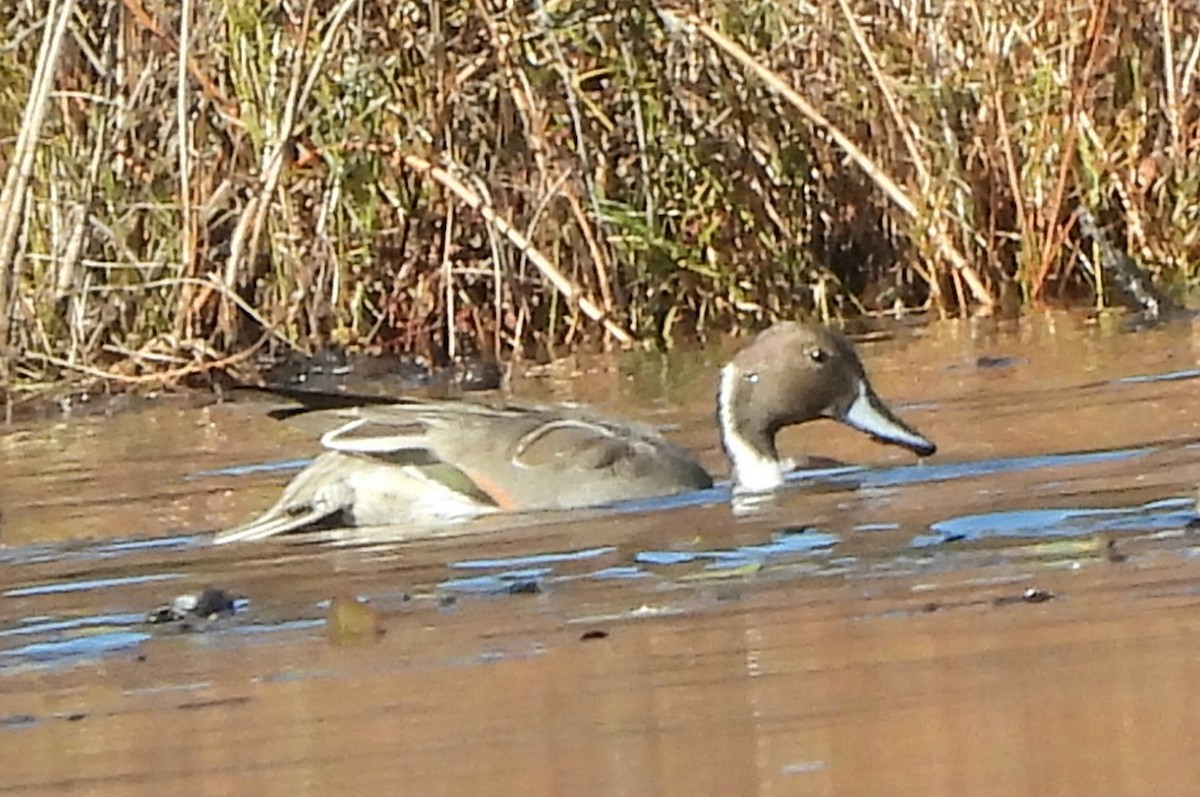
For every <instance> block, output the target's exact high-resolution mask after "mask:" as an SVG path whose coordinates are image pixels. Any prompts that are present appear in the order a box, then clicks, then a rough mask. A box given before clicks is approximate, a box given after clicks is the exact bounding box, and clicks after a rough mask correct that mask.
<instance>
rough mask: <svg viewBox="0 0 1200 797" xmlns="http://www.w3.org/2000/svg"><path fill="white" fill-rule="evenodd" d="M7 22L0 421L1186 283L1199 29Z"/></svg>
mask: <svg viewBox="0 0 1200 797" xmlns="http://www.w3.org/2000/svg"><path fill="white" fill-rule="evenodd" d="M8 8H9V11H8V13H6V14H5V15H4V16H5V17H6V20H5V22H4V27H3V33H2V34H0V77H2V79H0V173H2V174H3V175H4V184H3V189H2V193H0V304H2V307H0V309H2V310H3V315H2V316H0V368H2V369H3V376H4V383H5V386H6V387H7V390H6V391H5V392H6V394H8V395H9V396H10V400H11V394H12V392H14V391H27V390H33V389H36V388H38V387H44V386H46V385H47V384H54V383H60V382H63V381H71V380H78V379H81V378H82V379H84V380H102V381H104V382H106V383H111V384H113V385H117V386H138V385H142V386H163V385H173V384H181V383H183V384H204V383H206V381H207V380H209V379H212V378H214V375H216V374H221V373H226V372H230V371H233V372H236V371H237V370H238V369H240V368H244V367H248V366H249V365H250V364H252V363H253V362H255V361H256V360H257V358H259V357H260V356H262V355H263V354H265V353H267V352H282V351H287V350H289V349H294V350H298V351H306V352H312V351H314V350H317V349H319V348H320V347H322V346H325V345H329V344H335V345H340V346H348V347H350V348H353V349H357V350H367V351H382V352H387V353H392V354H395V353H409V352H416V353H420V354H424V355H426V356H429V357H430V358H431V359H433V360H442V359H449V360H452V359H453V358H455V357H457V356H459V355H464V354H466V355H475V354H482V355H484V356H488V357H495V358H497V359H506V358H508V357H509V356H511V355H512V354H513V353H514V352H519V353H529V352H532V351H540V350H545V349H548V348H555V349H557V350H560V351H561V350H565V349H569V348H571V347H572V346H577V345H584V344H587V345H592V344H593V343H596V342H603V343H604V344H605V345H627V344H630V343H633V342H636V341H647V342H650V343H656V344H658V345H670V344H671V342H672V341H673V340H675V339H678V338H680V337H681V336H692V335H694V334H701V335H703V334H706V333H707V332H710V331H714V332H715V331H720V332H726V331H736V330H740V329H748V328H752V327H759V326H762V325H765V324H766V323H768V322H769V321H770V320H772V319H773V318H776V317H780V316H793V317H815V318H819V319H822V320H829V319H833V318H843V317H849V316H858V315H884V314H897V315H900V314H904V313H908V312H923V313H926V314H928V315H931V316H935V317H936V316H939V315H940V316H945V315H964V314H989V313H1006V314H1008V313H1017V312H1020V311H1021V310H1022V309H1023V308H1026V307H1030V306H1035V305H1045V304H1064V303H1080V302H1087V303H1090V304H1093V305H1095V306H1104V305H1105V304H1108V303H1119V302H1120V299H1119V298H1115V297H1114V295H1113V293H1114V288H1116V289H1117V290H1120V288H1121V285H1120V279H1116V280H1112V279H1110V278H1109V276H1108V275H1107V274H1106V269H1105V267H1104V266H1103V263H1102V261H1103V260H1104V259H1105V257H1110V256H1111V257H1115V258H1117V259H1119V260H1120V262H1122V263H1123V264H1124V265H1123V268H1124V269H1125V270H1126V272H1127V273H1128V272H1130V270H1132V271H1133V272H1137V273H1139V274H1142V275H1145V276H1146V277H1147V278H1148V279H1149V283H1152V284H1153V286H1155V287H1153V289H1152V292H1158V294H1156V295H1161V296H1162V297H1166V301H1169V302H1170V301H1174V302H1176V303H1182V300H1183V297H1185V296H1186V295H1187V293H1188V292H1189V291H1193V290H1195V288H1196V287H1197V284H1198V283H1200V86H1198V85H1197V84H1198V83H1200V9H1198V8H1197V6H1196V5H1195V4H1194V3H1192V2H1177V1H1176V0H1155V2H1150V3H1142V4H1116V3H1112V2H1111V1H1110V0H1097V2H1094V3H1080V4H1067V3H1059V4H1046V3H1044V2H1023V1H1022V0H1011V1H1009V2H1000V3H990V2H989V3H984V2H979V1H978V0H966V1H965V2H961V3H950V2H945V1H944V0H914V2H905V3H898V4H892V3H883V2H879V0H836V2H830V3H821V4H808V3H804V2H801V3H795V4H776V3H773V2H771V3H750V4H726V3H721V2H712V3H705V4H699V5H688V6H684V5H676V4H673V3H653V2H643V1H641V0H633V1H631V2H613V1H612V0H609V1H608V2H605V1H604V0H601V1H600V2H572V1H571V0H559V1H557V2H556V1H555V0H533V2H532V3H517V4H497V3H468V2H460V0H434V1H433V2H428V3H427V2H399V3H385V4H370V3H364V2H361V0H325V1H323V2H320V3H317V2H309V3H308V4H307V5H305V4H304V3H303V2H296V3H282V4H260V3H254V2H241V0H225V2H221V3H196V2H194V0H179V2H173V3H162V2H158V1H157V0H88V1H87V2H85V1H84V0H31V2H28V3H22V4H15V3H10V4H8ZM1081 219H1082V222H1081ZM1105 252H1107V253H1109V254H1108V255H1106V254H1105ZM1114 253H1115V254H1114ZM1117 273H1120V272H1117ZM1110 282H1115V283H1116V284H1115V285H1113V284H1109V283H1110ZM1149 283H1147V284H1149ZM1144 290H1151V288H1145V289H1144ZM1136 292H1137V291H1135V293H1136ZM1135 298H1136V297H1135ZM1139 301H1140V300H1139ZM1155 301H1158V299H1155Z"/></svg>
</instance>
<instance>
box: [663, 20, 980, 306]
mask: <svg viewBox="0 0 1200 797" xmlns="http://www.w3.org/2000/svg"><path fill="white" fill-rule="evenodd" d="M663 10H664V13H668V14H672V15H675V16H679V17H681V18H683V19H685V20H687V21H688V23H689V24H690V25H691V26H692V27H694V28H695V29H696V30H697V31H699V32H700V33H701V34H702V35H703V36H704V37H705V38H706V39H708V40H709V41H711V42H712V43H713V44H715V45H716V46H717V47H719V48H720V49H721V50H724V51H725V53H727V54H728V55H729V56H730V57H732V58H733V59H734V60H736V61H737V62H738V63H740V64H741V65H742V66H744V67H746V68H747V69H749V70H750V71H751V72H753V73H754V74H756V75H757V76H758V77H759V79H760V80H762V81H763V82H764V83H766V84H767V85H768V86H769V87H770V88H771V89H772V90H773V91H776V92H778V93H779V94H780V95H781V96H783V98H784V99H786V100H787V101H788V102H789V103H790V104H791V105H792V106H793V107H795V108H796V109H797V110H798V111H800V113H802V114H804V116H806V117H807V118H808V120H809V121H810V122H812V123H813V124H814V125H816V126H817V127H820V128H821V129H823V130H825V132H827V133H828V134H829V136H830V138H832V139H833V140H834V141H835V142H837V144H838V146H839V147H841V148H842V150H843V151H844V152H845V153H846V154H847V155H848V156H850V159H851V160H853V161H854V162H855V163H857V164H858V166H859V168H861V169H862V170H863V171H864V172H865V173H866V174H867V176H868V177H870V178H871V179H872V180H873V181H874V182H875V184H876V185H878V186H879V187H880V189H882V190H883V192H884V194H886V195H887V196H888V198H889V199H891V200H892V202H894V203H895V204H896V206H897V207H899V208H900V209H901V210H902V211H904V213H905V214H907V215H909V216H911V217H913V218H918V217H919V210H918V208H917V205H916V203H915V202H914V201H913V200H912V199H911V198H910V197H909V196H908V194H906V193H905V192H904V189H902V188H901V187H900V186H899V185H898V184H897V183H896V181H895V180H893V179H892V178H891V177H890V176H889V175H888V174H887V173H886V172H885V171H883V169H881V168H879V167H878V166H877V165H876V164H875V162H874V161H873V160H871V158H870V157H869V156H868V155H867V154H866V153H865V152H863V151H862V150H861V149H860V148H859V147H858V145H857V144H855V143H854V142H853V141H851V140H850V138H849V136H847V135H846V134H845V133H843V132H842V131H841V130H840V129H839V128H838V127H837V126H836V125H834V124H833V122H831V121H830V120H829V119H827V118H826V117H825V115H824V114H822V113H821V112H820V111H818V110H817V109H816V107H815V106H813V105H812V104H810V103H809V102H808V101H807V100H805V99H804V98H803V97H802V96H800V94H799V93H798V92H797V91H796V90H795V89H793V88H792V87H791V86H790V85H788V83H787V82H786V81H784V80H783V79H782V78H780V77H779V76H778V75H777V74H775V72H773V71H771V70H770V69H768V68H767V67H765V66H763V65H762V64H760V63H759V62H758V61H757V60H755V59H754V57H753V56H751V55H750V54H749V53H748V52H746V50H745V49H744V48H743V47H742V46H741V45H739V44H737V43H736V42H734V41H733V40H731V39H729V38H728V37H726V36H725V35H724V34H722V33H721V32H720V31H718V30H716V29H715V28H713V27H712V26H711V25H709V24H708V23H706V22H705V21H704V20H703V19H701V18H700V17H699V16H698V15H696V14H694V13H692V12H691V11H688V10H685V9H682V8H678V7H671V8H669V9H667V8H664V9H663ZM926 234H927V235H928V236H929V238H930V240H931V241H932V243H933V245H934V248H935V249H936V250H937V251H938V252H940V253H941V254H942V256H943V257H945V258H946V259H947V260H949V261H950V264H951V265H952V266H953V267H954V269H955V270H956V271H958V272H959V273H960V274H961V275H962V277H963V279H964V280H965V281H966V283H967V286H968V287H969V288H970V289H971V295H972V298H974V299H975V301H977V302H978V303H979V304H980V305H981V306H982V310H983V311H984V312H988V311H990V310H991V308H992V307H994V306H995V300H994V299H993V298H992V295H991V293H989V292H988V290H987V288H986V287H985V286H984V284H983V281H982V280H981V279H980V278H979V274H978V273H977V272H976V270H975V268H974V267H973V266H971V264H970V263H968V262H967V259H966V258H965V257H964V256H963V255H962V253H961V252H959V251H958V247H956V246H955V245H954V242H953V241H952V240H951V239H950V236H949V234H948V233H947V232H946V231H945V228H944V226H943V224H942V222H941V220H940V219H935V220H933V222H932V223H931V224H930V226H929V229H928V230H927V231H926ZM918 273H920V274H921V277H922V278H923V279H924V280H925V281H926V282H927V283H928V285H929V290H930V292H931V293H932V294H933V295H934V297H935V298H936V297H938V296H940V295H941V289H940V287H939V286H938V283H937V279H936V278H935V277H934V276H933V275H932V274H928V273H925V272H924V271H923V270H921V271H918Z"/></svg>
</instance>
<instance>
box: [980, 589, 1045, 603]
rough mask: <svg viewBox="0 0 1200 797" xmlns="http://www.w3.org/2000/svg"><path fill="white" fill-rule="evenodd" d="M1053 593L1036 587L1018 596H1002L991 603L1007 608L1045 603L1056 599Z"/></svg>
mask: <svg viewBox="0 0 1200 797" xmlns="http://www.w3.org/2000/svg"><path fill="white" fill-rule="evenodd" d="M1056 597H1058V596H1056V595H1055V594H1054V593H1053V592H1051V591H1050V590H1046V589H1039V588H1038V587H1029V588H1028V589H1026V590H1025V591H1023V592H1022V593H1021V594H1020V595H1003V596H1001V597H999V598H996V599H995V600H994V601H992V603H993V605H995V606H1008V605H1009V604H1012V603H1045V602H1046V601H1048V600H1052V599H1054V598H1056Z"/></svg>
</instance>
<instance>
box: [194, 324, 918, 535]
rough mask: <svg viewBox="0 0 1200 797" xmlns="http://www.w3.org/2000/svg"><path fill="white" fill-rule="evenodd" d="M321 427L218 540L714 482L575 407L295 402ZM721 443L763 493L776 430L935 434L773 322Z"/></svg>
mask: <svg viewBox="0 0 1200 797" xmlns="http://www.w3.org/2000/svg"><path fill="white" fill-rule="evenodd" d="M295 414H299V415H303V416H304V417H305V418H309V419H316V420H318V421H320V422H322V423H324V424H325V428H331V429H332V430H331V431H328V432H326V433H325V434H324V436H323V437H322V438H321V443H322V445H323V446H324V447H325V448H326V449H327V451H326V452H325V453H323V454H321V455H320V456H319V457H317V458H316V460H314V461H313V462H312V464H311V465H309V466H308V467H307V468H306V469H305V470H303V471H302V472H301V473H300V474H298V475H297V476H296V478H295V479H293V480H292V482H291V484H289V485H288V486H287V488H286V489H285V490H284V492H283V496H282V497H281V498H280V499H279V501H278V502H277V503H276V504H275V506H273V507H271V508H270V509H269V510H267V512H266V513H264V514H263V515H262V516H261V517H259V518H257V519H256V520H253V521H251V522H250V523H248V524H246V525H244V526H241V527H238V528H235V529H231V530H229V531H225V532H222V533H220V534H218V535H217V537H216V540H215V542H217V543H218V544H220V543H227V542H235V541H239V540H254V539H261V538H264V537H270V536H272V535H275V534H280V533H283V532H287V531H292V530H295V529H300V528H303V527H305V526H308V525H310V524H314V523H317V522H324V523H326V524H328V523H330V522H332V523H335V524H341V525H351V526H373V525H389V524H397V523H411V522H431V521H432V522H438V521H445V520H449V519H455V518H462V517H469V516H472V515H478V514H482V513H485V512H493V511H497V510H518V511H520V510H545V509H568V508H575V507H584V506H596V505H600V504H607V503H612V502H614V501H620V500H626V499H635V498H649V497H653V496H662V495H671V494H673V493H679V492H684V491H688V490H696V489H703V488H705V487H709V486H711V484H712V479H711V477H710V476H709V475H708V473H707V472H706V471H705V470H704V469H703V468H702V467H701V466H700V465H699V464H698V463H697V462H696V461H695V460H694V459H693V458H692V457H691V456H690V455H689V454H687V453H686V452H684V451H682V450H681V449H679V448H677V447H675V446H673V445H671V444H670V443H668V442H667V441H666V440H664V439H663V438H662V437H661V436H659V435H658V434H657V433H655V432H653V431H650V430H647V429H644V428H640V427H637V426H634V425H630V424H624V423H619V422H614V421H609V420H604V419H600V418H596V417H593V416H590V415H588V414H586V413H583V412H581V411H579V410H577V409H572V408H555V409H549V408H542V407H518V406H507V407H493V406H486V405H482V404H475V403H467V402H450V401H433V402H431V401H423V400H404V399H400V400H397V401H396V402H395V403H388V404H377V405H371V406H362V407H353V408H348V409H338V410H317V411H304V410H299V411H297V412H296V413H295ZM717 417H718V420H719V422H720V429H721V440H722V443H723V444H724V447H725V451H726V453H727V454H728V455H729V458H730V460H731V461H732V464H733V483H734V489H735V490H737V491H741V492H763V491H767V490H771V489H774V488H776V487H778V486H779V485H781V484H782V483H783V477H784V474H785V473H786V472H787V471H788V470H790V469H791V468H793V467H794V463H793V462H792V461H791V460H787V459H781V458H780V457H779V455H778V452H777V451H776V448H775V435H776V433H777V432H778V431H779V430H780V429H782V428H784V427H785V426H791V425H794V424H800V423H805V422H806V421H811V420H816V419H818V418H834V419H836V420H839V421H842V422H843V423H846V424H848V425H850V426H853V427H854V428H856V429H859V430H861V431H863V432H866V433H867V434H869V435H871V436H872V437H874V438H876V439H877V440H879V441H881V442H885V443H893V444H896V445H901V446H904V447H906V448H909V449H911V450H912V451H915V452H916V453H918V454H920V455H922V456H924V455H928V454H932V453H933V452H934V450H935V446H934V444H933V443H932V442H930V441H929V440H927V439H926V438H925V437H923V436H922V435H921V434H920V433H918V432H916V431H915V430H913V429H912V428H911V427H909V426H908V425H906V424H905V423H904V422H903V421H901V420H900V419H899V418H897V417H896V416H895V415H893V414H892V412H891V410H889V409H888V408H887V406H886V405H885V404H884V403H883V402H882V401H881V400H880V399H879V397H878V396H877V395H876V394H875V391H874V390H872V388H871V386H870V384H869V383H868V382H867V378H866V374H865V373H864V371H863V366H862V363H861V362H860V361H859V359H858V355H857V354H856V353H855V351H854V347H853V346H852V345H851V344H850V342H849V341H848V340H846V339H845V338H844V337H842V336H841V335H839V334H837V333H835V332H831V331H830V330H828V329H825V328H823V327H817V326H810V325H804V324H796V323H781V324H776V325H775V326H773V327H771V328H770V329H768V330H766V331H765V332H763V333H761V334H760V335H758V336H757V337H756V338H755V339H754V340H753V341H752V342H751V343H750V345H748V346H747V347H746V348H744V349H743V350H742V351H741V352H739V353H738V354H737V355H736V356H735V357H734V358H733V359H732V360H731V361H730V362H729V363H728V364H727V365H725V367H724V368H722V369H721V381H720V388H719V391H718V395H717Z"/></svg>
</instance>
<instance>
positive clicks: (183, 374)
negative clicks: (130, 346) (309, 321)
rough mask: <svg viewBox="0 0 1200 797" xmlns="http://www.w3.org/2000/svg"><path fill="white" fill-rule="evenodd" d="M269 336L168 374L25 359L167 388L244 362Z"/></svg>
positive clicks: (38, 355)
mask: <svg viewBox="0 0 1200 797" xmlns="http://www.w3.org/2000/svg"><path fill="white" fill-rule="evenodd" d="M269 337H270V335H268V334H265V333H264V334H263V335H262V337H260V338H259V339H258V340H257V341H255V342H254V343H253V344H252V345H250V346H249V347H247V348H245V349H243V350H241V351H239V352H234V353H233V354H230V355H228V356H226V357H222V358H220V359H217V360H210V361H208V362H198V363H189V364H188V365H185V366H184V367H182V368H175V369H172V370H169V371H160V372H158V373H153V374H139V375H136V376H133V375H130V374H122V373H120V372H118V371H106V370H104V369H103V368H95V367H93V366H90V365H84V364H82V363H74V362H70V361H69V360H63V359H61V358H59V357H55V356H53V355H51V354H45V353H42V352H27V353H26V356H27V357H29V358H31V359H34V360H38V361H39V362H44V363H46V364H47V365H52V366H54V367H55V368H62V369H64V370H68V371H75V372H77V373H81V374H83V375H85V376H91V377H95V378H97V379H104V380H106V381H111V382H118V383H121V384H125V385H170V384H175V383H178V382H179V381H181V380H183V379H186V378H187V377H189V376H195V375H196V374H203V373H208V372H210V371H221V370H225V369H226V368H229V367H230V366H233V365H237V364H238V363H241V362H245V361H246V360H248V359H250V358H251V357H253V356H254V355H255V354H257V353H258V350H259V349H261V348H262V347H263V344H265V343H266V341H267V338H269Z"/></svg>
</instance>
